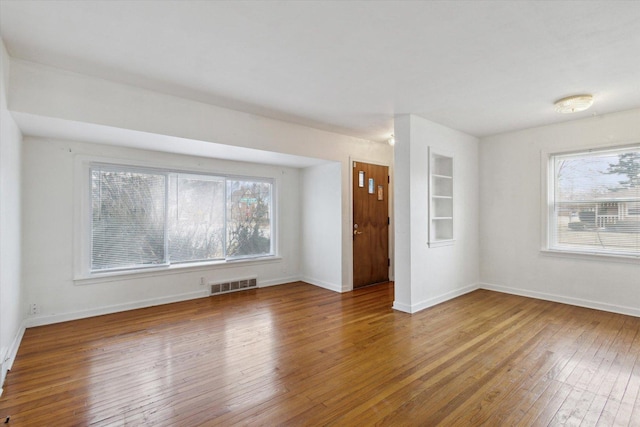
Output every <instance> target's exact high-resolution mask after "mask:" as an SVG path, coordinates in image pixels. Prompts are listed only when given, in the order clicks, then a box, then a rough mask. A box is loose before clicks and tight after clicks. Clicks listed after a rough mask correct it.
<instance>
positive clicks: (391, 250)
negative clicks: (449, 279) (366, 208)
mask: <svg viewBox="0 0 640 427" xmlns="http://www.w3.org/2000/svg"><path fill="white" fill-rule="evenodd" d="M353 162H361V163H369V164H372V165H377V166H386V167H388V168H389V177H390V181H391V182H390V183H389V185H388V190H387V191H388V193H389V196H388V197H387V203H388V204H389V205H388V213H389V260H390V261H391V262H390V264H391V265H390V266H389V280H391V281H393V280H394V278H395V271H394V254H395V251H394V245H393V242H394V226H393V224H394V221H393V219H394V212H393V200H394V192H393V165H392V164H389V163H387V162H383V161H378V160H367V159H365V158H362V157H353V156H349V236H350V237H349V258H348V259H349V289H348V290H347V291H353V239H352V238H351V232H352V231H353ZM391 163H393V162H391Z"/></svg>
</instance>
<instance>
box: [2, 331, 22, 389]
mask: <svg viewBox="0 0 640 427" xmlns="http://www.w3.org/2000/svg"><path fill="white" fill-rule="evenodd" d="M25 330H26V322H22V324H21V325H20V328H19V329H18V332H17V333H16V336H15V337H14V338H13V342H12V343H11V346H10V347H9V349H8V351H7V354H6V355H2V356H3V360H2V361H0V396H2V385H3V384H4V380H5V378H7V372H9V371H10V370H11V368H12V367H13V362H14V360H16V355H17V354H18V348H19V347H20V343H21V342H22V337H23V336H24V331H25Z"/></svg>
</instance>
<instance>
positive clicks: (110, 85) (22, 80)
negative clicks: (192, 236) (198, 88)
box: [9, 60, 393, 289]
mask: <svg viewBox="0 0 640 427" xmlns="http://www.w3.org/2000/svg"><path fill="white" fill-rule="evenodd" d="M12 67H13V68H14V71H15V72H12V74H11V85H10V94H11V101H10V103H9V109H10V110H11V111H12V112H13V113H14V114H16V115H20V116H22V117H44V118H54V119H58V121H62V122H65V123H68V124H69V126H72V125H74V124H77V123H82V124H91V125H99V127H98V129H103V128H104V127H105V126H107V127H112V128H117V129H123V130H130V131H136V132H144V133H146V134H156V135H169V136H174V137H180V138H190V139H193V140H197V141H206V142H211V143H219V144H226V145H230V146H234V147H249V148H253V149H260V150H268V151H270V152H277V153H285V154H291V155H300V156H306V157H313V158H318V159H324V160H329V161H334V162H339V163H340V164H341V172H340V173H341V176H340V182H341V204H340V205H341V209H342V210H341V220H340V226H341V238H340V244H341V247H340V248H337V250H338V251H340V252H341V253H342V254H351V252H352V239H351V234H350V232H351V221H352V219H351V201H350V186H349V183H350V169H349V168H348V165H349V161H350V158H351V157H354V158H358V159H361V160H364V161H370V162H372V163H373V162H375V163H384V164H390V163H391V160H392V155H393V152H392V149H391V147H389V146H388V145H387V144H383V143H378V142H371V141H365V140H361V139H358V138H353V137H349V136H344V135H339V134H335V133H331V132H326V131H321V130H317V129H312V128H309V127H305V126H300V125H295V124H291V123H285V122H282V121H278V120H272V119H267V118H264V117H259V116H255V115H251V114H246V113H241V112H238V111H232V110H227V109H224V108H220V107H216V106H212V105H208V104H203V103H200V102H195V101H191V100H187V99H182V98H178V97H175V96H170V95H165V94H161V93H157V92H152V91H148V90H144V89H140V88H137V87H133V86H128V85H123V84H119V83H114V82H109V81H106V80H102V79H98V78H93V77H89V76H85V75H81V74H76V73H70V72H66V71H61V70H57V69H54V68H50V67H45V66H41V65H38V64H33V63H29V62H24V61H16V60H14V61H12ZM42 133H46V130H45V131H43V132H41V133H40V135H42ZM131 142H135V141H134V136H133V134H132V136H131ZM391 256H392V257H393V254H391ZM340 263H341V284H342V286H343V288H346V289H351V287H352V280H353V279H352V276H353V271H352V270H353V265H352V260H351V257H350V256H343V257H342V259H341V260H340Z"/></svg>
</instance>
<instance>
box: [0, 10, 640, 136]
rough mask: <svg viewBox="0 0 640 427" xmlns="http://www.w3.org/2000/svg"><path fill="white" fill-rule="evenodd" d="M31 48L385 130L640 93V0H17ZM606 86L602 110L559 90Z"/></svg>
mask: <svg viewBox="0 0 640 427" xmlns="http://www.w3.org/2000/svg"><path fill="white" fill-rule="evenodd" d="M0 28H1V29H0V34H1V36H2V38H3V40H4V42H5V45H6V46H7V49H8V50H9V53H10V54H11V55H12V56H13V57H16V58H22V59H25V60H29V61H34V62H38V63H42V64H47V65H52V66H55V67H59V68H62V69H67V70H71V71H77V72H81V73H85V74H89V75H94V76H97V77H102V78H107V79H110V80H114V81H119V82H123V83H128V84H134V85H138V86H141V87H145V88H148V89H152V90H156V91H159V92H164V93H169V94H173V95H177V96H182V97H186V98H191V99H195V100H199V101H204V102H209V103H212V104H216V105H219V106H223V107H229V108H233V109H237V110H242V111H246V112H250V113H257V114H260V115H264V116H267V117H273V118H278V119H283V120H287V121H291V122H295V123H300V124H305V125H310V126H313V127H317V128H321V129H327V130H332V131H335V132H339V133H343V134H348V135H352V136H357V137H361V138H365V139H370V140H376V141H383V140H385V139H386V138H388V136H389V134H390V133H392V131H393V117H394V115H395V114H404V113H412V114H417V115H420V116H422V117H425V118H427V119H429V120H432V121H434V122H438V123H441V124H443V125H445V126H448V127H451V128H454V129H458V130H461V131H463V132H466V133H469V134H472V135H476V136H486V135H492V134H497V133H502V132H506V131H511V130H517V129H523V128H528V127H533V126H538V125H544V124H550V123H555V122H560V121H564V120H570V119H574V118H582V117H586V116H588V115H590V114H604V113H609V112H615V111H622V110H627V109H631V108H637V107H640V2H639V1H589V2H579V1H572V2H561V1H555V2H546V1H545V2H543V1H512V2H509V1H495V2H494V1H450V2H445V1H442V2H441V1H429V2H426V1H425V2H419V1H407V2H405V1H377V2H368V1H342V2H338V1H304V2H302V1H301V2H283V1H234V2H231V1H229V2H221V1H127V0H121V1H56V0H47V1H27V0H23V1H8V0H1V2H0ZM578 93H592V94H593V95H594V96H595V104H594V107H592V109H591V110H589V111H587V112H583V113H577V114H575V115H569V116H567V115H560V114H558V113H555V112H554V111H553V106H552V104H553V101H555V100H557V99H559V98H561V97H564V96H567V95H571V94H578Z"/></svg>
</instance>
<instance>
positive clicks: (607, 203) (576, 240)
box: [548, 145, 640, 257]
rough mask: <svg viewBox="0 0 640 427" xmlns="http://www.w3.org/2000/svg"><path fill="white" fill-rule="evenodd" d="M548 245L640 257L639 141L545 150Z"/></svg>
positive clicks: (552, 248) (568, 250) (550, 247)
mask: <svg viewBox="0 0 640 427" xmlns="http://www.w3.org/2000/svg"><path fill="white" fill-rule="evenodd" d="M549 178H550V181H549V194H548V195H549V197H548V213H549V218H548V249H550V250H553V251H563V252H576V253H590V254H601V255H602V254H604V255H618V256H627V257H640V145H635V146H629V147H621V148H616V149H602V150H588V151H583V152H574V153H563V154H552V155H550V156H549Z"/></svg>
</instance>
